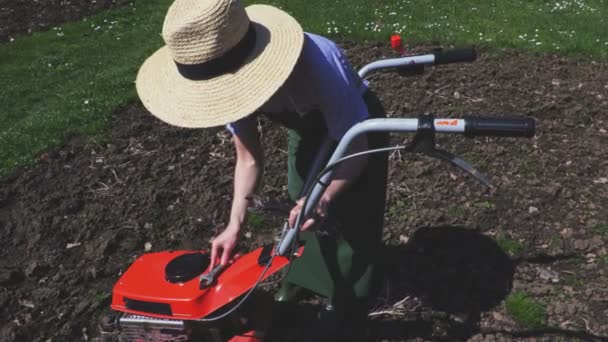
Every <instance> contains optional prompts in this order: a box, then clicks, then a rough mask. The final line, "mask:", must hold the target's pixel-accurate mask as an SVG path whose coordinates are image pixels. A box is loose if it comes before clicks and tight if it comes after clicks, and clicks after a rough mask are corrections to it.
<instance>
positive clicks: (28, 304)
mask: <svg viewBox="0 0 608 342" xmlns="http://www.w3.org/2000/svg"><path fill="white" fill-rule="evenodd" d="M19 305H21V306H25V307H26V308H30V309H34V308H35V307H36V306H35V305H34V303H32V302H31V301H29V300H25V299H22V300H19Z"/></svg>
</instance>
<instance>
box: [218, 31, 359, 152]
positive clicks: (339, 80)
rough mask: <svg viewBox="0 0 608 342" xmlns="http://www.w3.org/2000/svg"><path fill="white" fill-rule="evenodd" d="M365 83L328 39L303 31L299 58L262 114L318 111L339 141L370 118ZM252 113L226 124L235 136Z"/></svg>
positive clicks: (264, 106) (251, 116) (263, 107)
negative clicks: (364, 97)
mask: <svg viewBox="0 0 608 342" xmlns="http://www.w3.org/2000/svg"><path fill="white" fill-rule="evenodd" d="M366 90H367V83H366V82H364V81H363V80H361V78H360V77H359V75H358V74H357V72H356V71H355V70H353V68H352V67H351V66H350V64H349V63H348V61H347V60H346V58H345V57H344V54H343V53H342V51H341V50H340V48H339V47H338V46H337V45H336V44H335V43H334V42H332V41H331V40H329V39H327V38H324V37H321V36H318V35H315V34H311V33H305V34H304V46H303V48H302V53H301V56H300V59H299V61H298V63H297V64H296V66H295V67H294V70H293V72H292V73H291V75H290V76H289V78H288V79H287V81H286V82H285V84H283V86H282V87H281V88H280V89H279V90H278V91H277V93H275V94H274V95H273V96H272V98H270V100H268V101H267V102H266V103H265V104H264V105H263V106H262V107H261V108H260V109H259V112H262V113H284V112H297V113H308V112H310V111H313V110H319V111H320V112H321V113H322V114H323V117H324V119H325V123H326V126H327V130H328V134H329V136H330V137H331V138H332V139H334V140H336V141H339V140H340V139H342V136H344V133H346V131H348V129H349V128H351V127H352V126H354V125H355V124H357V123H358V122H360V121H363V120H365V119H367V118H368V117H369V113H368V111H367V106H366V104H365V102H364V100H363V96H362V94H363V93H364V92H365V91H366ZM254 120H255V117H254V115H249V116H247V117H245V118H243V119H241V120H239V121H236V122H233V123H230V124H228V125H227V127H228V130H230V131H231V132H232V133H233V134H236V135H238V134H239V131H240V130H241V129H239V127H241V126H242V125H248V124H251V123H252V122H253V121H254Z"/></svg>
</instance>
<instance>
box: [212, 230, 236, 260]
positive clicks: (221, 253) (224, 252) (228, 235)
mask: <svg viewBox="0 0 608 342" xmlns="http://www.w3.org/2000/svg"><path fill="white" fill-rule="evenodd" d="M239 230H240V229H239V228H238V227H236V226H233V225H228V226H227V227H226V229H224V231H223V232H221V233H220V235H218V236H216V237H215V238H213V241H212V242H211V262H210V264H209V269H210V270H212V269H213V268H214V267H215V264H216V259H217V258H218V257H219V258H220V263H221V264H222V265H224V266H226V265H228V264H229V263H230V262H231V261H232V252H233V251H234V247H235V246H236V243H237V242H238V240H239Z"/></svg>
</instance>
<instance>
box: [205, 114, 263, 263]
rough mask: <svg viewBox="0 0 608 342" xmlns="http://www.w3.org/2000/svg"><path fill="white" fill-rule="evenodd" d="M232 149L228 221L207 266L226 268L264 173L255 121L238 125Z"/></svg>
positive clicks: (216, 239)
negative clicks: (233, 159)
mask: <svg viewBox="0 0 608 342" xmlns="http://www.w3.org/2000/svg"><path fill="white" fill-rule="evenodd" d="M234 147H235V149H236V166H235V169H234V192H233V199H232V208H231V210H230V219H229V222H228V225H227V226H226V228H225V229H224V231H223V232H222V233H221V234H220V235H218V236H217V237H215V238H214V239H213V242H212V244H211V265H210V267H213V266H214V265H215V260H216V258H217V257H220V259H221V263H222V264H223V265H226V264H227V263H228V262H229V260H230V258H231V257H232V251H233V249H234V246H235V245H236V243H237V240H238V237H239V232H240V231H241V228H242V227H243V225H244V223H245V220H246V219H247V207H248V206H249V200H248V199H247V198H249V197H250V196H251V195H253V194H255V192H256V190H257V188H258V186H259V184H260V181H261V179H262V174H263V170H264V156H263V151H262V147H261V144H260V137H259V133H258V131H257V127H256V125H255V120H248V122H247V124H242V125H239V132H238V134H235V135H234Z"/></svg>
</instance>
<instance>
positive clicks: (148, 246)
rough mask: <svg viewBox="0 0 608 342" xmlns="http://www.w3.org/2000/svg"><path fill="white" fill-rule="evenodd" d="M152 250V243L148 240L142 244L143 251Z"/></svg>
mask: <svg viewBox="0 0 608 342" xmlns="http://www.w3.org/2000/svg"><path fill="white" fill-rule="evenodd" d="M151 250H152V244H151V243H149V242H146V244H145V245H144V251H146V252H149V251H151Z"/></svg>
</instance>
